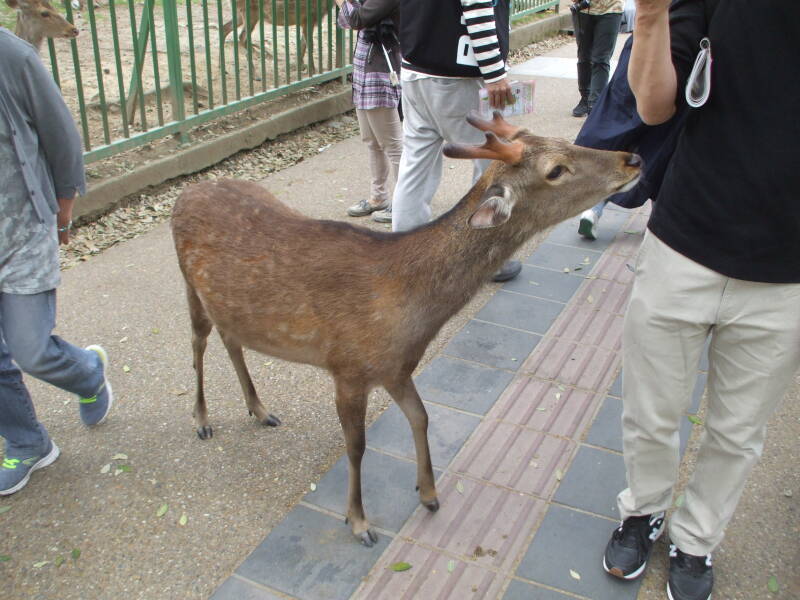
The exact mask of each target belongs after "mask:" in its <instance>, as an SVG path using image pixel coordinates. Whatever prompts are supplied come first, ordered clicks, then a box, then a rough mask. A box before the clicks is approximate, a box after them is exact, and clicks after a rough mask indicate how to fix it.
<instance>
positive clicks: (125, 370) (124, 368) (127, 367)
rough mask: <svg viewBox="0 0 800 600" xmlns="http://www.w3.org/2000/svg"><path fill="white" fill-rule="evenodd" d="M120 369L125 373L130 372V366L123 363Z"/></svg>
mask: <svg viewBox="0 0 800 600" xmlns="http://www.w3.org/2000/svg"><path fill="white" fill-rule="evenodd" d="M122 370H123V371H124V372H125V373H130V372H131V368H130V367H129V366H128V365H124V366H123V367H122Z"/></svg>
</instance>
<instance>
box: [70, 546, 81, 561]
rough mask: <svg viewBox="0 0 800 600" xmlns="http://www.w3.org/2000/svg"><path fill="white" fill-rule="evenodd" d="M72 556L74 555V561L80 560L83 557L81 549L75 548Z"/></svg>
mask: <svg viewBox="0 0 800 600" xmlns="http://www.w3.org/2000/svg"><path fill="white" fill-rule="evenodd" d="M71 555H72V560H78V559H79V558H80V557H81V551H80V548H73V549H72V552H71Z"/></svg>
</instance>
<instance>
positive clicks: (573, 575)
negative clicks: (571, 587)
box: [569, 569, 581, 581]
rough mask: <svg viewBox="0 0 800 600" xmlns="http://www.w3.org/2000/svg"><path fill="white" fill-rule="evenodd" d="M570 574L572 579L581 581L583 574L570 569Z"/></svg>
mask: <svg viewBox="0 0 800 600" xmlns="http://www.w3.org/2000/svg"><path fill="white" fill-rule="evenodd" d="M569 574H570V577H572V578H573V579H576V580H578V581H580V580H581V574H580V573H578V572H577V571H573V570H572V569H570V570H569Z"/></svg>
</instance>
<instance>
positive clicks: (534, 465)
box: [528, 460, 539, 469]
mask: <svg viewBox="0 0 800 600" xmlns="http://www.w3.org/2000/svg"><path fill="white" fill-rule="evenodd" d="M528 464H529V465H530V466H532V467H533V468H534V469H538V468H539V463H538V462H536V461H535V460H532V461H531V462H530V463H528Z"/></svg>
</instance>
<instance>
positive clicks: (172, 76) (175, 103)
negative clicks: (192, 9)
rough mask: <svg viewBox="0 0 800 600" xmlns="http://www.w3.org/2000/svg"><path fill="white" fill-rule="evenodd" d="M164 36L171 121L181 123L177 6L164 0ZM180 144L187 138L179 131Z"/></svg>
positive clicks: (179, 46) (180, 77) (187, 137)
mask: <svg viewBox="0 0 800 600" xmlns="http://www.w3.org/2000/svg"><path fill="white" fill-rule="evenodd" d="M164 35H165V39H166V43H167V66H168V68H169V89H170V97H171V100H172V120H173V121H179V122H180V121H183V120H184V119H185V118H186V108H185V106H184V101H183V74H182V72H181V40H180V37H179V33H178V6H177V3H176V2H175V0H164ZM176 135H177V136H178V138H179V139H180V141H181V143H182V144H183V143H187V142H188V141H189V136H188V134H187V133H186V131H185V130H183V129H181V130H180V131H179V132H178V133H177V134H176Z"/></svg>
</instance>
